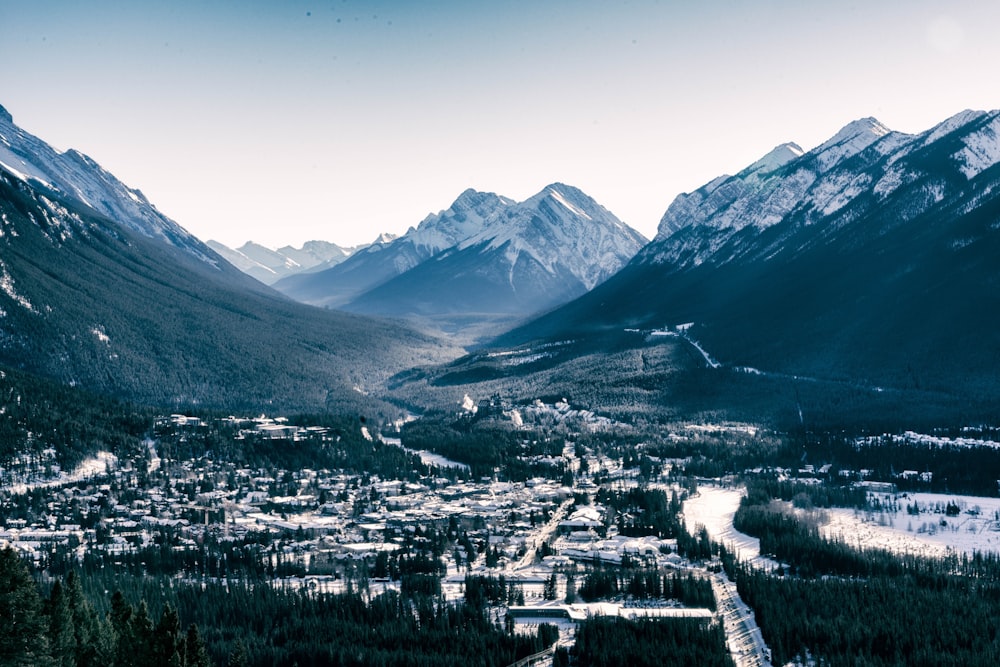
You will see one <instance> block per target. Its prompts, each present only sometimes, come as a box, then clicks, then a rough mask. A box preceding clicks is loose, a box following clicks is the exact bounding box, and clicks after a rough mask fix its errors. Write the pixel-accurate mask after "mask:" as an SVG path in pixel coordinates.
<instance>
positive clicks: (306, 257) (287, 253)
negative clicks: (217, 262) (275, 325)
mask: <svg viewBox="0 0 1000 667" xmlns="http://www.w3.org/2000/svg"><path fill="white" fill-rule="evenodd" d="M207 245H208V247H210V248H211V249H212V250H214V251H215V252H217V253H219V254H220V255H222V257H223V258H224V259H225V260H226V261H228V262H229V263H230V264H232V265H233V266H235V267H236V268H238V269H239V270H240V271H242V272H243V273H246V274H248V275H250V276H253V277H254V278H256V279H257V280H259V281H260V282H262V283H264V284H266V285H270V284H272V283H274V282H275V281H277V280H280V279H281V278H284V277H285V276H290V275H294V274H296V273H305V272H310V271H322V270H323V269H327V268H330V267H331V266H336V265H337V264H340V263H341V262H343V261H344V260H345V259H347V258H348V257H350V256H351V255H352V254H353V253H354V252H356V251H357V250H359V249H361V248H364V247H365V246H357V247H354V248H343V247H341V246H339V245H337V244H336V243H330V242H328V241H307V242H306V243H304V244H303V245H302V247H301V248H293V247H292V246H290V245H287V246H283V247H281V248H278V249H277V250H271V249H270V248H266V247H264V246H262V245H260V244H259V243H254V242H253V241H247V242H246V243H244V244H243V245H242V246H240V247H239V248H236V249H233V248H230V247H229V246H227V245H225V244H223V243H219V242H218V241H208V242H207Z"/></svg>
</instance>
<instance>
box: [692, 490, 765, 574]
mask: <svg viewBox="0 0 1000 667" xmlns="http://www.w3.org/2000/svg"><path fill="white" fill-rule="evenodd" d="M742 497H743V491H742V490H740V489H726V488H720V487H711V486H699V487H698V492H697V493H696V494H695V495H693V496H691V497H690V498H688V499H687V500H685V501H684V523H685V526H686V527H687V529H688V531H689V532H692V533H693V532H695V531H696V530H697V529H698V527H699V526H704V527H705V530H707V531H708V536H709V537H711V538H712V539H713V540H715V541H716V542H718V543H720V544H722V545H723V546H725V547H726V549H728V550H729V551H731V552H732V553H734V554H736V557H737V558H738V559H740V560H741V561H743V562H745V563H749V564H750V565H753V566H754V567H758V568H761V569H764V570H773V569H775V568H777V567H778V565H779V564H778V563H777V561H773V560H771V559H770V558H766V557H764V556H761V555H760V540H759V539H757V538H756V537H751V536H749V535H747V534H746V533H741V532H739V531H738V530H736V529H735V528H733V517H734V516H735V515H736V510H737V509H739V506H740V499H741V498H742Z"/></svg>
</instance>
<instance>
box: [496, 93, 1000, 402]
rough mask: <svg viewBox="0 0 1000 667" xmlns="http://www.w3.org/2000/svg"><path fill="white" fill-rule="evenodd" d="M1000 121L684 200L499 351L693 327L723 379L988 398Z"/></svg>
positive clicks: (850, 132) (902, 139) (852, 128)
mask: <svg viewBox="0 0 1000 667" xmlns="http://www.w3.org/2000/svg"><path fill="white" fill-rule="evenodd" d="M998 162H1000V112H997V111H993V112H982V111H966V112H963V113H960V114H958V115H956V116H954V117H953V118H950V119H948V120H946V121H944V122H943V123H941V124H939V125H937V126H936V127H933V128H931V129H930V130H927V131H926V132H923V133H920V134H917V135H907V134H901V133H897V132H892V131H890V130H888V129H887V128H886V127H885V126H883V125H882V124H880V123H879V122H878V121H876V120H874V119H871V118H866V119H862V120H859V121H855V122H853V123H850V124H849V125H847V126H846V127H845V128H844V129H842V130H841V131H840V132H838V133H837V134H836V135H834V136H833V137H832V138H831V139H830V140H829V141H826V142H824V143H823V144H822V145H820V146H818V147H817V148H815V149H813V150H811V151H808V152H805V151H802V150H801V149H800V148H799V147H798V146H796V145H795V144H784V145H782V146H779V147H777V148H775V149H774V150H773V151H772V152H771V153H769V154H768V155H766V156H764V157H763V158H762V159H761V160H759V161H758V162H756V163H754V164H752V165H750V166H748V167H747V168H746V169H744V170H743V171H741V172H740V173H738V174H736V175H735V176H721V177H719V178H716V179H714V180H712V181H711V182H709V183H707V184H705V185H704V186H702V187H701V188H699V189H698V190H696V191H695V192H692V193H689V194H684V195H680V196H678V197H677V198H676V199H675V200H674V202H673V203H671V205H670V206H669V208H668V209H667V211H666V213H665V215H664V216H663V219H662V221H661V223H660V227H659V231H658V234H657V237H656V239H655V240H654V241H653V242H652V243H650V244H649V245H647V246H646V247H645V248H643V249H642V251H640V252H639V253H638V254H637V255H636V257H635V258H634V259H633V260H632V261H631V262H630V263H629V265H628V266H626V267H625V268H624V269H622V271H620V272H619V273H618V274H616V275H615V276H614V277H612V278H611V279H609V280H608V281H607V282H605V283H604V284H602V285H600V286H598V287H597V288H596V289H595V290H593V291H592V292H591V293H588V294H587V295H585V296H584V297H582V298H580V299H578V300H576V301H574V302H573V303H570V304H568V305H567V306H565V307H564V308H561V309H558V310H556V311H555V312H553V313H552V314H550V315H548V316H545V317H542V318H540V319H538V320H537V321H535V322H533V323H531V324H529V325H526V326H525V327H523V328H521V329H520V330H518V331H516V332H513V333H511V334H510V335H508V336H506V337H505V338H504V340H505V341H506V342H517V341H524V340H529V339H532V338H538V337H558V336H567V335H570V334H573V335H576V336H578V335H580V334H581V332H585V331H608V330H612V329H617V330H621V328H622V327H640V328H641V327H649V328H661V327H665V326H675V325H681V324H688V323H693V325H692V326H691V328H690V329H689V330H688V332H689V335H690V336H692V337H694V338H697V339H698V340H699V341H700V343H701V344H702V345H703V346H704V347H705V348H706V349H707V350H708V351H709V352H711V354H712V355H713V356H714V358H716V359H718V360H719V361H721V362H722V363H723V364H725V365H729V366H733V367H737V366H751V367H754V368H757V369H760V370H762V371H772V372H778V373H787V374H794V375H807V376H810V377H817V378H826V379H834V380H838V381H845V382H850V383H858V384H861V385H867V386H879V387H886V388H899V389H908V388H910V389H913V388H919V389H922V390H934V391H946V392H965V393H969V394H976V393H978V395H989V396H1000V383H998V382H997V381H996V379H995V377H993V376H994V375H995V373H994V369H995V368H996V365H995V357H996V350H997V349H1000V326H998V325H1000V315H998V313H1000V290H997V289H996V285H997V284H1000V263H997V262H996V257H997V256H998V255H997V253H998V252H1000V167H998V166H997V163H998Z"/></svg>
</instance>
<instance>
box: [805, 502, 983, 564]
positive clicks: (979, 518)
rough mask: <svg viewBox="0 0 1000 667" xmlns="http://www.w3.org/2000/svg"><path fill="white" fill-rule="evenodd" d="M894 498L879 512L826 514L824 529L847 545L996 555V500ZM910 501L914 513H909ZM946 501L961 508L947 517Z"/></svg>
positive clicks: (836, 511) (935, 553)
mask: <svg viewBox="0 0 1000 667" xmlns="http://www.w3.org/2000/svg"><path fill="white" fill-rule="evenodd" d="M895 499H896V506H895V507H891V508H890V509H889V510H886V511H882V512H864V511H860V510H858V511H855V510H852V509H841V508H838V509H830V510H825V514H826V517H827V522H826V523H825V524H824V525H823V526H822V530H823V532H824V534H825V535H828V536H830V537H838V538H840V539H842V540H844V541H845V542H846V543H847V544H850V545H854V546H858V547H864V548H880V549H888V550H890V551H894V552H897V553H919V554H925V555H927V556H943V555H945V554H946V553H948V552H958V553H969V554H971V553H973V552H975V551H982V552H992V553H1000V498H983V497H978V496H955V495H948V494H941V493H908V494H905V495H904V494H899V495H897V496H895ZM914 503H916V505H917V507H918V508H919V513H918V514H911V513H910V511H912V509H911V510H910V511H908V510H907V507H908V506H909V507H910V508H912V507H913V505H914ZM949 503H953V504H954V505H956V506H957V507H958V508H959V510H960V511H959V514H958V515H956V516H948V515H947V514H946V513H945V508H946V507H947V506H948V504H949Z"/></svg>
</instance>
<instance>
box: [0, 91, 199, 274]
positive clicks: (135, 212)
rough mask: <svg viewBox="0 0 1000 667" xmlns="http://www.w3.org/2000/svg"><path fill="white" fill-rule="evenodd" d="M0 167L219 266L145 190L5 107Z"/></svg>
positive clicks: (0, 131)
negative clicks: (23, 124)
mask: <svg viewBox="0 0 1000 667" xmlns="http://www.w3.org/2000/svg"><path fill="white" fill-rule="evenodd" d="M0 168H3V169H6V170H7V171H8V172H10V173H11V174H12V175H14V176H16V177H17V178H19V179H20V180H22V181H26V182H28V181H31V182H34V183H37V184H40V185H42V186H44V187H46V188H48V189H50V190H54V191H56V192H58V193H60V194H61V195H63V196H65V197H69V198H72V199H74V200H76V201H78V202H80V203H81V204H83V205H84V206H87V207H88V208H90V209H92V210H94V211H96V212H97V213H99V214H101V215H103V216H105V217H107V218H110V219H111V220H114V221H115V222H117V223H119V224H121V225H123V226H125V227H127V228H129V229H131V230H133V231H137V232H139V233H140V234H143V235H144V236H148V237H152V238H159V239H161V240H163V241H166V242H167V243H170V244H171V245H173V246H176V247H178V248H182V249H184V250H186V251H187V252H190V253H191V254H193V255H195V256H197V257H199V258H201V259H203V260H205V261H206V262H208V263H210V264H214V263H215V261H216V259H215V258H214V257H213V254H212V253H211V252H209V251H208V249H207V248H206V247H205V245H204V244H203V243H201V241H199V240H198V239H197V238H195V237H194V236H193V235H192V234H190V233H188V232H187V231H186V230H185V229H184V228H182V227H181V226H180V225H178V224H177V223H176V222H174V221H173V220H171V219H170V218H168V217H167V216H165V215H163V214H162V213H160V212H159V211H157V210H156V207H155V206H153V205H152V204H151V203H150V202H149V200H147V199H146V197H145V195H143V194H142V192H140V191H139V190H136V189H133V188H129V187H128V186H126V185H125V184H124V183H122V182H121V181H119V180H118V179H117V178H115V177H114V176H113V175H112V174H111V173H109V172H108V171H106V170H105V169H104V168H102V167H101V166H100V165H99V164H97V162H95V161H94V160H92V159H91V158H89V157H88V156H86V155H84V154H83V153H80V152H79V151H76V150H72V149H71V150H68V151H65V152H59V151H56V150H55V149H54V148H52V147H51V146H49V145H48V144H47V143H45V142H44V141H42V140H41V139H39V138H38V137H35V136H34V135H32V134H29V133H28V132H25V131H24V130H22V129H21V128H19V127H18V126H17V125H15V124H14V120H13V117H12V116H11V114H10V113H9V112H7V110H6V109H4V108H3V107H0Z"/></svg>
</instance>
